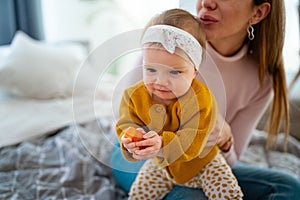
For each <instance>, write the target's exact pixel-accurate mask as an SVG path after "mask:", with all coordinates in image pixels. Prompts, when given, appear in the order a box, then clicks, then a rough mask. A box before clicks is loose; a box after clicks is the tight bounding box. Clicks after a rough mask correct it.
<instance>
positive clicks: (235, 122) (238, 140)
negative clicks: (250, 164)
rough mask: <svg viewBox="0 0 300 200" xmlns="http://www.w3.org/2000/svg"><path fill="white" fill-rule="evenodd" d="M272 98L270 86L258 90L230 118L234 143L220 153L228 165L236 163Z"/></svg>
mask: <svg viewBox="0 0 300 200" xmlns="http://www.w3.org/2000/svg"><path fill="white" fill-rule="evenodd" d="M271 98H272V92H271V88H270V86H268V87H266V88H265V89H264V90H262V91H260V95H257V96H256V98H255V99H253V101H252V102H251V103H249V104H248V105H247V106H246V107H244V108H243V109H241V110H239V111H238V112H237V113H236V115H235V117H234V118H233V119H232V120H231V122H230V126H231V131H232V134H233V137H234V144H233V145H232V146H231V148H230V150H229V151H228V152H226V153H224V152H223V153H222V154H223V156H224V157H225V159H226V160H227V162H228V164H229V165H230V166H232V167H233V166H234V165H235V164H237V162H238V160H239V159H240V156H241V154H242V153H243V152H244V151H245V150H246V148H247V146H248V144H249V142H250V139H251V135H252V131H253V130H254V129H255V128H256V126H257V124H258V122H259V120H260V118H261V117H262V115H263V113H264V112H265V111H266V109H267V107H268V105H269V102H270V101H271Z"/></svg>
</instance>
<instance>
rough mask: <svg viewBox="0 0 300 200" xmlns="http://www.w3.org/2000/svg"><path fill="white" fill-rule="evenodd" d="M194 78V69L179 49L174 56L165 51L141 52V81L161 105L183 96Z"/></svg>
mask: <svg viewBox="0 0 300 200" xmlns="http://www.w3.org/2000/svg"><path fill="white" fill-rule="evenodd" d="M195 76H196V71H195V68H194V66H193V64H192V62H191V61H190V60H189V59H188V57H187V56H186V55H185V54H184V53H183V52H182V51H181V50H179V49H176V51H175V53H174V54H170V53H169V52H167V51H166V50H164V49H162V48H160V49H157V48H156V49H154V48H148V49H144V50H143V80H144V83H145V85H146V88H147V90H148V92H149V93H150V94H151V95H152V96H153V97H154V98H155V100H157V101H159V102H161V103H168V102H170V101H172V100H173V99H176V98H179V97H181V96H182V95H184V94H185V93H186V92H187V91H188V90H189V88H190V86H191V84H192V81H193V79H194V78H195Z"/></svg>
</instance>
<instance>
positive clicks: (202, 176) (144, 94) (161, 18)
mask: <svg viewBox="0 0 300 200" xmlns="http://www.w3.org/2000/svg"><path fill="white" fill-rule="evenodd" d="M199 30H203V29H202V28H201V24H200V23H199V22H198V21H197V19H196V18H195V17H194V16H193V15H191V14H190V13H188V12H187V11H184V10H181V9H171V10H167V11H165V12H163V13H161V14H159V15H157V16H155V17H154V18H152V19H151V21H150V22H149V23H148V25H147V26H146V28H145V31H144V34H143V36H142V40H141V43H142V47H143V51H142V53H143V80H142V81H140V82H138V83H136V84H135V85H133V86H131V87H130V88H128V89H126V90H125V91H124V95H123V98H122V101H121V105H120V110H119V111H120V113H119V119H118V121H117V124H116V130H117V134H118V138H119V140H120V144H121V150H122V152H123V156H124V157H125V158H126V159H127V160H129V161H133V162H134V161H139V160H146V162H145V163H144V165H143V166H142V168H141V169H140V171H139V173H138V175H137V177H136V180H135V181H134V183H133V185H132V187H131V190H130V192H129V199H163V198H164V196H165V195H166V194H167V193H168V192H169V191H170V190H171V189H172V187H173V186H174V185H183V186H188V187H192V188H201V189H202V190H203V191H204V193H205V195H206V196H207V197H208V198H209V199H242V196H243V194H242V191H241V189H240V187H239V186H238V183H237V180H236V178H235V176H234V175H233V173H232V171H231V168H230V167H229V166H228V165H227V163H226V161H225V159H224V158H223V156H222V155H221V154H220V153H219V149H218V147H217V145H215V146H214V147H213V148H212V149H211V150H210V151H206V152H205V153H204V147H205V145H206V141H207V138H208V136H209V134H210V133H211V132H212V130H213V127H214V125H215V122H216V115H217V106H216V102H215V99H214V96H213V95H212V93H211V92H210V91H209V90H208V88H207V87H206V86H205V85H204V84H202V83H200V82H199V81H198V80H197V79H196V75H197V72H198V70H199V66H200V63H201V60H202V57H203V54H204V48H203V47H204V46H205V33H204V31H202V32H200V31H199ZM128 127H134V128H135V130H136V131H139V132H140V133H142V138H141V139H142V140H140V141H136V140H134V141H133V140H132V137H126V132H127V130H128Z"/></svg>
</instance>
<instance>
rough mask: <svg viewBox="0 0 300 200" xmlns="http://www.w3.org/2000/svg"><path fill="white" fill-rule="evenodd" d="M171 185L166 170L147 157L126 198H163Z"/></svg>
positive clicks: (137, 199) (140, 199) (130, 199)
mask: <svg viewBox="0 0 300 200" xmlns="http://www.w3.org/2000/svg"><path fill="white" fill-rule="evenodd" d="M172 187H173V183H172V181H171V180H169V179H168V178H167V174H166V171H165V170H164V169H163V168H160V167H158V166H157V165H156V164H155V163H154V161H153V160H152V159H149V160H147V161H146V162H145V163H144V165H143V166H142V168H141V169H140V171H139V174H138V175H137V177H136V179H135V181H134V182H133V184H132V186H131V189H130V192H129V198H128V199H129V200H133V199H136V200H142V199H163V197H164V196H165V195H166V194H167V193H168V192H169V191H170V190H171V189H172Z"/></svg>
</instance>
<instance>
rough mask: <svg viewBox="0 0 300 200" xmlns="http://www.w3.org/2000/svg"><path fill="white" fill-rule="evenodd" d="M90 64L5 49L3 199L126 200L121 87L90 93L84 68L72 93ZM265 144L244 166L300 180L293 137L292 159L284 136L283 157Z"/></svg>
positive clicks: (17, 46) (22, 45)
mask: <svg viewBox="0 0 300 200" xmlns="http://www.w3.org/2000/svg"><path fill="white" fill-rule="evenodd" d="M28 49H30V50H31V51H28ZM42 54H44V55H42ZM45 55H47V56H45ZM85 56H86V52H85V50H84V48H81V47H80V48H79V47H78V46H76V45H74V44H72V45H55V46H52V45H49V44H45V43H43V42H38V41H34V40H33V39H31V38H29V37H28V36H27V35H25V34H24V33H20V32H19V33H18V34H16V36H15V38H14V40H13V43H12V45H11V46H10V47H2V48H0V58H1V60H0V88H1V91H0V92H1V93H0V117H1V121H0V130H1V131H0V199H24V200H26V199H110V200H112V199H120V200H121V199H126V194H125V193H124V191H122V190H121V189H120V188H119V187H118V185H117V184H116V182H115V180H114V178H113V176H112V173H111V168H110V164H109V163H110V151H111V149H112V148H113V146H114V144H115V141H116V135H115V133H114V129H113V128H112V127H113V124H114V114H113V110H114V109H113V108H112V103H111V99H112V95H111V91H112V90H113V89H114V86H115V85H116V82H117V81H118V79H117V78H116V77H114V76H105V77H102V79H101V81H100V84H99V83H98V85H100V86H99V87H98V88H92V90H91V91H90V90H89V88H90V86H91V84H95V81H97V78H96V76H95V75H94V74H95V73H94V72H93V70H92V69H91V68H90V67H84V68H85V70H84V71H81V72H82V74H84V76H83V77H84V78H82V82H81V81H79V84H78V85H76V86H77V87H71V86H72V83H74V80H77V81H76V82H78V69H79V68H80V67H79V66H81V69H82V68H83V67H82V66H83V60H84V57H85ZM85 62H86V61H85ZM7 66H9V67H7ZM24 66H26V67H24ZM74 66H77V68H76V67H74ZM39 71H43V73H41V72H39ZM50 74H51V76H50ZM93 75H94V76H93ZM87 77H88V78H87ZM36 78H39V79H38V80H37V79H36ZM79 79H80V78H79ZM41 80H43V81H42V82H46V83H47V84H45V85H42V83H41ZM85 80H88V81H85ZM98 81H99V80H98ZM265 141H266V134H265V132H264V131H262V130H256V131H255V132H254V133H253V138H252V140H251V143H250V146H249V148H248V149H247V151H246V152H245V153H244V154H243V156H242V158H241V162H244V163H248V164H251V165H257V166H261V167H269V168H276V169H279V170H283V171H285V172H287V173H289V174H291V175H292V176H295V177H296V178H298V179H299V180H300V172H299V169H300V159H299V157H300V142H299V140H298V139H296V138H295V137H293V136H291V137H289V141H288V149H287V151H286V152H284V151H283V149H282V148H281V147H282V144H283V137H282V135H280V137H279V148H278V150H277V151H269V152H267V151H265V149H264V144H265Z"/></svg>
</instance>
